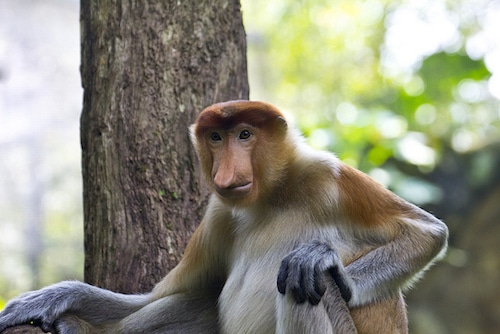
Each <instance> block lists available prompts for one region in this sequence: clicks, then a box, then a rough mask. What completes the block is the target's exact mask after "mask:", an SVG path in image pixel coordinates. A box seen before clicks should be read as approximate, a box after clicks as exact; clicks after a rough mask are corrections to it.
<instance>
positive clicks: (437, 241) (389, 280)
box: [345, 209, 448, 306]
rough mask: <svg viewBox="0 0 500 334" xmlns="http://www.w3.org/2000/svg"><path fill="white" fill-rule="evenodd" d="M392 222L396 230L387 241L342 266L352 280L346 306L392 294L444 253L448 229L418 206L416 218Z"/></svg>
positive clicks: (418, 276)
mask: <svg viewBox="0 0 500 334" xmlns="http://www.w3.org/2000/svg"><path fill="white" fill-rule="evenodd" d="M418 210H420V209H418ZM396 225H397V231H398V232H397V234H396V235H395V237H394V238H393V239H392V240H390V242H388V243H387V244H384V245H382V246H380V247H378V248H375V249H374V250H372V251H370V252H369V253H367V254H365V255H364V256H362V257H360V258H359V259H357V260H356V261H354V262H352V263H350V264H349V265H347V266H346V268H345V269H346V272H347V274H348V276H349V277H350V278H351V279H352V281H353V283H354V284H353V295H352V299H351V300H350V301H349V305H350V306H359V305H363V304H365V303H368V302H371V301H374V300H377V299H380V298H384V297H388V296H394V295H395V294H396V293H397V292H398V291H399V290H401V289H404V288H407V287H409V286H410V285H411V284H412V283H413V282H415V281H416V280H417V279H418V278H420V277H421V276H422V275H423V273H424V271H425V270H426V269H427V268H428V267H429V266H430V265H431V264H432V263H433V262H434V260H435V259H436V258H438V257H439V256H440V254H442V253H444V251H445V249H446V244H447V236H448V230H447V228H446V226H445V225H444V224H443V223H442V222H441V221H439V220H438V219H436V218H434V217H433V216H432V215H430V214H428V213H426V212H424V211H423V210H421V218H420V219H417V220H412V219H404V220H402V221H401V222H398V223H396Z"/></svg>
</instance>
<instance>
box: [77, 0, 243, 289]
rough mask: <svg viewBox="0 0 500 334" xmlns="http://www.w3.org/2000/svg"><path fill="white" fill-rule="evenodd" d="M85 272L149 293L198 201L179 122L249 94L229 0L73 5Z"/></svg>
mask: <svg viewBox="0 0 500 334" xmlns="http://www.w3.org/2000/svg"><path fill="white" fill-rule="evenodd" d="M81 29H82V32H81V38H82V67H81V74H82V83H83V87H84V103H83V112H82V116H81V145H82V169H83V184H84V220H85V274H84V279H85V281H87V282H88V283H91V284H93V285H97V286H101V287H105V288H108V289H111V290H113V291H118V292H124V293H132V292H145V291H149V290H151V288H152V287H153V285H154V284H155V283H157V282H158V281H159V280H160V279H161V277H163V276H164V275H165V274H166V273H167V271H168V270H169V269H171V268H172V267H174V266H175V264H176V263H177V262H178V261H179V259H180V257H181V255H182V252H183V250H184V247H185V245H186V243H187V241H188V239H189V237H190V235H191V233H192V232H193V230H194V229H195V228H196V226H197V225H198V223H199V221H200V219H201V218H202V215H203V213H204V208H205V205H206V202H207V196H208V193H207V190H206V189H205V186H204V185H203V184H202V181H201V179H200V176H201V174H200V173H199V170H198V163H197V161H196V158H195V152H194V151H193V149H192V147H191V144H190V141H189V134H188V125H189V124H191V123H192V122H194V120H195V118H196V115H197V113H198V112H199V111H201V110H202V109H203V108H204V107H206V106H208V105H210V104H212V103H214V102H218V101H224V100H231V99H248V80H247V70H246V44H245V43H246V42H245V32H244V29H243V24H242V17H241V12H240V4H239V1H238V0H227V1H226V0H214V1H208V0H187V1H178V0H168V1H167V0H141V1H139V0H129V1H121V0H110V1H97V0H85V1H83V0H82V1H81Z"/></svg>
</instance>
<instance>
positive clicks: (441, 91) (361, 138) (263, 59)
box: [243, 0, 500, 204]
mask: <svg viewBox="0 0 500 334" xmlns="http://www.w3.org/2000/svg"><path fill="white" fill-rule="evenodd" d="M477 2H478V6H477V8H475V9H474V10H476V12H468V14H469V16H467V17H479V15H481V13H482V10H484V8H482V7H481V5H480V4H481V1H480V0H478V1H477ZM436 6H437V7H436ZM461 6H464V4H462V3H460V2H458V3H451V4H450V3H446V2H445V1H436V2H432V4H431V3H429V9H427V8H426V6H424V5H418V4H416V5H415V3H410V2H405V1H396V2H394V1H391V2H388V1H361V0H349V1H348V0H344V1H342V0H341V1H335V2H332V1H326V0H316V1H291V0H281V1H272V2H269V1H263V0H252V1H250V0H247V1H245V0H244V1H243V11H244V22H245V27H246V30H247V34H248V36H249V72H250V80H251V83H250V86H251V88H252V90H251V93H252V96H251V97H252V99H262V100H267V101H270V102H272V103H275V104H276V105H278V106H279V107H280V108H282V109H283V110H284V111H285V112H289V113H290V114H292V115H293V116H294V117H295V119H296V121H297V123H298V125H299V127H300V128H301V130H302V131H303V132H304V134H305V136H306V137H308V140H309V141H310V143H311V144H312V145H313V146H317V147H319V148H324V149H329V150H332V151H334V152H337V154H338V155H339V157H340V158H341V159H343V160H344V161H346V162H347V163H349V164H352V165H354V166H356V167H358V168H360V169H362V170H364V171H366V172H370V173H371V172H373V171H375V172H376V171H378V170H380V169H381V168H382V169H384V170H385V171H386V172H387V173H388V174H387V175H388V177H387V178H385V179H384V180H381V181H382V182H384V183H386V185H387V186H390V187H391V188H393V189H395V190H397V189H400V188H401V185H398V184H397V183H398V182H400V180H401V178H400V177H398V176H397V175H396V172H398V173H402V174H408V173H409V171H417V172H418V173H415V172H412V173H413V174H415V176H416V175H417V174H419V173H427V172H430V171H432V170H433V169H434V167H435V166H436V165H437V164H439V162H440V158H441V154H442V152H443V149H445V148H447V147H450V148H451V149H454V150H455V151H457V152H459V153H461V152H467V151H470V150H473V149H477V148H480V147H482V146H484V145H486V144H488V143H490V142H491V141H495V140H499V139H500V131H499V130H500V113H499V112H498V100H497V99H495V98H494V97H493V96H492V95H491V94H490V92H489V91H488V80H489V79H490V76H491V73H490V72H489V70H488V68H487V67H486V66H485V63H484V61H483V59H482V58H477V57H476V58H474V59H472V58H471V57H470V56H469V55H468V53H467V52H466V43H467V40H468V38H469V37H471V36H472V34H474V33H476V32H477V31H479V30H480V29H481V28H482V27H481V26H479V25H478V23H477V22H479V21H480V20H477V21H474V20H470V19H466V18H463V19H462V18H461V19H460V20H458V21H457V20H456V17H457V13H461V12H464V11H463V9H462V7H461ZM431 7H432V8H431ZM434 7H435V8H434ZM436 8H437V9H436ZM467 8H468V9H467V10H470V8H471V7H470V6H469V7H467ZM401 13H405V15H406V16H408V15H409V17H410V18H411V17H415V18H416V19H415V20H417V19H418V20H421V21H422V22H420V21H418V22H420V23H421V25H422V26H423V27H425V25H426V24H428V25H431V24H434V26H432V27H433V29H440V28H441V26H439V25H438V26H437V27H438V28H435V27H436V26H435V25H436V24H438V23H439V22H441V21H443V22H444V23H446V22H458V24H457V25H456V26H451V27H452V28H453V29H454V31H453V33H454V35H453V34H450V36H452V35H453V36H459V37H457V38H455V39H453V38H451V37H450V38H448V39H444V37H443V38H442V40H437V39H436V41H435V44H436V45H435V46H434V47H433V49H432V51H429V50H431V47H430V46H429V47H427V48H425V47H422V51H421V53H420V54H412V55H411V56H412V57H413V58H412V57H409V59H413V60H412V62H409V61H406V64H407V65H406V66H402V65H398V61H397V60H398V57H397V56H394V55H392V53H396V54H397V53H398V52H399V53H401V52H403V56H404V48H405V47H408V46H414V45H417V46H418V45H420V44H422V45H424V46H425V45H427V44H425V38H423V37H427V36H424V35H423V34H425V29H423V30H422V32H420V31H408V38H413V37H414V36H417V37H419V38H420V39H422V40H424V42H422V41H415V43H414V45H413V44H411V43H410V44H408V43H407V42H406V41H403V42H401V43H403V44H401V45H396V47H394V45H392V44H394V42H391V38H392V39H394V38H393V36H392V35H394V31H400V30H401V29H402V28H401V29H400V28H399V26H396V25H397V24H398V22H399V21H398V20H397V19H395V18H396V17H398V15H400V14H401ZM408 13H410V14H408ZM412 13H413V14H412ZM436 13H440V14H436ZM412 15H413V16H412ZM436 15H441V16H442V17H439V20H438V19H437V18H436ZM400 16H401V15H400ZM464 17H465V15H464ZM422 18H423V19H422ZM436 22H437V23H436ZM420 23H419V24H420ZM444 23H443V24H444ZM403 26H404V24H403ZM449 27H450V25H448V26H446V25H442V29H443V30H446V29H449ZM417 28H418V27H416V28H415V29H417ZM391 29H392V30H391ZM398 29H399V30H398ZM438 33H439V31H435V32H433V31H431V33H430V35H429V39H431V40H432V38H431V37H432V36H433V34H438ZM391 34H392V35H391ZM421 36H423V37H421ZM438 37H439V36H438ZM438 37H436V38H438ZM391 43H392V44H391ZM419 43H420V44H419ZM429 43H432V41H431V42H429ZM429 43H428V44H429ZM391 45H392V46H391ZM429 45H430V44H429ZM391 47H392V48H393V50H392V51H391ZM417 51H418V50H417ZM417 51H416V52H417ZM391 52H392V53H391ZM407 56H408V55H407ZM400 57H402V56H401V55H400ZM401 63H405V62H404V61H401ZM404 165H407V166H408V168H402V167H401V166H404ZM403 169H404V171H403ZM421 185H424V186H425V187H427V189H431V188H432V185H430V184H429V185H428V184H425V183H421ZM432 192H433V191H432V189H431V190H430V191H429V194H431V193H432ZM437 198H439V196H431V195H429V196H428V197H427V198H422V201H421V203H420V204H423V203H426V202H431V201H436V200H437Z"/></svg>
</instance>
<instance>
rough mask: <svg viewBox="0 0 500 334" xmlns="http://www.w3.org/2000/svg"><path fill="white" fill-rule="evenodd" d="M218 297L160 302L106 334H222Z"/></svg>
mask: <svg viewBox="0 0 500 334" xmlns="http://www.w3.org/2000/svg"><path fill="white" fill-rule="evenodd" d="M217 297H218V293H215V292H214V293H213V294H206V293H205V294H201V293H200V294H195V293H190V294H185V293H179V294H175V295H171V296H166V297H163V298H161V299H158V300H156V301H154V302H152V303H150V304H148V305H146V306H145V307H143V308H142V309H140V310H138V311H137V312H135V313H133V314H131V315H129V316H128V317H126V318H125V319H123V320H122V321H120V323H119V324H118V326H110V327H109V328H106V330H103V331H102V332H106V333H123V334H139V333H149V334H163V333H182V334H190V333H193V334H194V333H196V334H199V333H206V334H217V333H219V324H218V316H217V305H216V304H217Z"/></svg>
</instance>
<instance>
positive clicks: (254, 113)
mask: <svg viewBox="0 0 500 334" xmlns="http://www.w3.org/2000/svg"><path fill="white" fill-rule="evenodd" d="M277 120H280V123H283V121H284V116H283V114H282V113H281V111H279V109H278V108H276V107H275V106H273V105H272V104H269V103H265V102H259V101H245V100H239V101H228V102H222V103H216V104H214V105H211V106H210V107H207V108H205V109H204V110H203V111H202V112H201V113H200V115H199V116H198V119H197V121H196V126H195V128H196V134H197V135H201V134H202V133H203V132H204V131H205V130H208V129H231V128H234V127H235V126H237V125H238V124H242V123H245V124H249V125H251V126H254V127H257V128H269V127H275V126H276V121H277Z"/></svg>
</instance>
